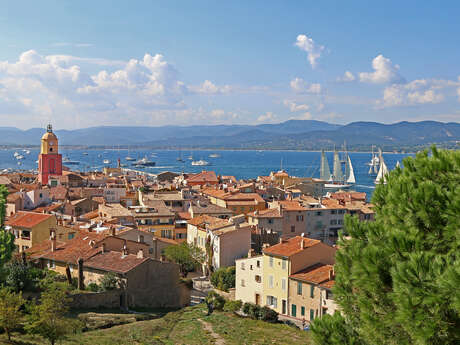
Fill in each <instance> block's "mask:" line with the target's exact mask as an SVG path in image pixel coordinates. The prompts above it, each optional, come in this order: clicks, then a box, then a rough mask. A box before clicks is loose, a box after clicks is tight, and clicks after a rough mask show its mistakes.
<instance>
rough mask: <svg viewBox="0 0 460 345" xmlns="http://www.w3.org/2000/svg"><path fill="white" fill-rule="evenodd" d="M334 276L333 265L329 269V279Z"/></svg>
mask: <svg viewBox="0 0 460 345" xmlns="http://www.w3.org/2000/svg"><path fill="white" fill-rule="evenodd" d="M334 277H335V272H334V266H332V268H331V269H330V270H329V280H332V279H334Z"/></svg>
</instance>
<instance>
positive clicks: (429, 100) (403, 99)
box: [377, 79, 455, 107]
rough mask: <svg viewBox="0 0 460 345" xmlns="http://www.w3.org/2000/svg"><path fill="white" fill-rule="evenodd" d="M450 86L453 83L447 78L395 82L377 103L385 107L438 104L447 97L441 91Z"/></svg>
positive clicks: (386, 89)
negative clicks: (405, 82)
mask: <svg viewBox="0 0 460 345" xmlns="http://www.w3.org/2000/svg"><path fill="white" fill-rule="evenodd" d="M454 83H455V82H454ZM449 86H453V85H452V82H449V81H447V80H429V79H418V80H413V81H411V82H409V83H407V84H393V85H390V86H388V87H386V88H385V89H384V91H383V100H380V101H378V103H377V104H378V105H381V106H384V107H392V106H407V105H416V104H437V103H440V102H442V101H443V100H444V98H445V97H444V95H443V94H441V93H439V91H440V90H441V89H443V88H445V87H449Z"/></svg>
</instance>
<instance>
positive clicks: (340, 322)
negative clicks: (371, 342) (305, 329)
mask: <svg viewBox="0 0 460 345" xmlns="http://www.w3.org/2000/svg"><path fill="white" fill-rule="evenodd" d="M311 331H312V332H311V334H312V339H313V341H314V343H315V344H321V345H336V344H349V345H361V344H363V343H362V342H361V340H360V338H359V337H358V335H357V334H356V332H354V330H353V329H352V328H351V327H349V325H347V324H346V322H345V319H344V317H343V316H342V315H341V314H340V312H336V313H335V314H334V315H329V314H325V315H323V316H322V317H321V318H319V317H317V318H315V319H314V320H313V322H312V323H311Z"/></svg>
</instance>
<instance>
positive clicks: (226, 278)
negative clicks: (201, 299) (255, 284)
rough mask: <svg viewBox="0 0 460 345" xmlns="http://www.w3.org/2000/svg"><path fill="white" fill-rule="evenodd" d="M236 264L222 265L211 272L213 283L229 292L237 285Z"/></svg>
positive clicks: (217, 287)
mask: <svg viewBox="0 0 460 345" xmlns="http://www.w3.org/2000/svg"><path fill="white" fill-rule="evenodd" d="M235 272H236V270H235V266H230V267H221V268H219V269H218V270H217V271H215V272H213V273H212V274H211V284H212V285H213V286H214V287H215V288H216V289H219V290H222V291H226V292H228V289H231V288H234V287H235Z"/></svg>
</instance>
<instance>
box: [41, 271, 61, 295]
mask: <svg viewBox="0 0 460 345" xmlns="http://www.w3.org/2000/svg"><path fill="white" fill-rule="evenodd" d="M43 272H44V273H43V277H42V278H41V279H40V281H39V282H38V286H39V287H40V289H41V290H42V291H46V290H47V289H48V288H49V287H52V286H54V285H56V284H57V283H59V284H62V285H64V284H65V283H66V282H67V278H66V276H64V275H62V274H59V273H57V272H55V271H51V270H44V271H43Z"/></svg>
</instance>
